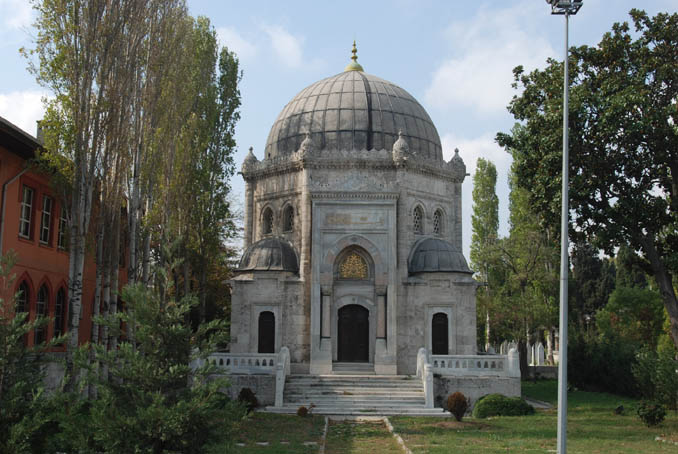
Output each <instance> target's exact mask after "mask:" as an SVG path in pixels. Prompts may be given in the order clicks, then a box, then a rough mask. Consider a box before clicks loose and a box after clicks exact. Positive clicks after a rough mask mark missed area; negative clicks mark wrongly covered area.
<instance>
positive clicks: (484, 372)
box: [429, 349, 520, 377]
mask: <svg viewBox="0 0 678 454" xmlns="http://www.w3.org/2000/svg"><path fill="white" fill-rule="evenodd" d="M517 358H518V352H517V351H516V350H515V349H513V350H511V351H510V352H509V354H508V355H431V356H430V359H429V362H430V364H431V369H432V370H433V373H434V374H439V375H445V376H480V377H482V376H500V377H501V376H504V377H515V376H520V365H519V363H518V360H517ZM516 374H517V375H516Z"/></svg>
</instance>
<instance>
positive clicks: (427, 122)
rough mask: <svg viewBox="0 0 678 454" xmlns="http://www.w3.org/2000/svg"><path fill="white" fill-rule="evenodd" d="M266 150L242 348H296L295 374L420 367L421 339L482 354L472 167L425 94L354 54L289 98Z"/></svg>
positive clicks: (252, 175)
mask: <svg viewBox="0 0 678 454" xmlns="http://www.w3.org/2000/svg"><path fill="white" fill-rule="evenodd" d="M262 155H263V159H262V160H258V159H257V157H256V156H255V154H254V150H253V149H252V148H250V152H249V154H248V155H247V157H246V158H245V161H244V162H243V165H242V171H241V174H242V176H243V178H244V179H245V182H246V191H245V232H244V237H245V244H244V246H245V253H244V254H243V257H242V260H241V262H240V266H239V269H238V270H237V274H236V276H235V278H234V279H233V280H232V288H233V294H232V320H231V352H232V353H234V354H246V353H255V352H260V353H263V352H264V351H263V350H262V348H263V347H262V345H265V346H266V352H270V349H271V347H272V348H273V349H274V351H275V352H279V351H280V349H281V348H283V347H287V349H289V360H290V371H291V373H292V374H310V375H323V374H336V373H339V372H356V373H357V372H360V373H365V374H376V375H415V374H416V373H417V372H418V364H419V363H420V358H419V356H420V355H421V351H420V350H421V349H425V351H426V352H427V355H428V356H427V357H426V361H430V360H433V358H435V357H436V356H435V355H443V356H441V358H442V357H445V358H448V359H445V360H444V361H445V364H448V363H449V361H451V360H450V359H449V358H457V359H459V358H461V357H462V356H464V355H466V357H469V355H475V354H476V352H477V346H476V307H475V304H476V303H475V293H476V288H477V283H476V281H474V279H473V278H472V274H473V273H472V272H471V270H470V269H469V267H468V265H467V262H466V259H465V258H464V256H463V254H462V252H461V251H462V244H461V241H462V231H461V225H462V224H461V201H462V194H461V189H462V182H463V181H464V179H465V178H466V176H467V173H466V166H465V165H464V162H463V161H462V159H461V157H460V156H459V153H458V150H455V151H454V154H453V157H452V158H451V159H450V160H448V161H445V160H444V159H443V149H442V145H441V142H440V138H439V136H438V132H437V130H436V128H435V126H434V124H433V122H432V121H431V119H430V117H429V115H428V114H427V113H426V111H425V110H424V108H423V107H422V106H421V105H420V104H419V103H418V102H417V100H416V99H414V98H413V97H412V96H411V95H410V94H409V93H407V92H406V91H405V90H404V89H402V88H400V87H399V86H397V85H395V84H393V83H391V82H388V81H386V80H384V79H381V78H379V77H376V76H373V75H370V74H368V73H366V72H364V70H363V69H362V67H361V66H360V65H359V64H357V62H356V60H355V59H354V61H353V62H352V63H351V64H349V66H348V67H347V68H346V70H345V71H344V72H341V73H339V74H337V75H334V76H332V77H328V78H326V79H323V80H320V81H318V82H316V83H314V84H312V85H310V86H309V87H307V88H305V89H303V90H302V91H301V92H300V93H299V94H297V95H296V96H295V97H294V98H292V100H291V101H290V102H289V103H288V104H287V105H286V106H285V107H284V108H283V109H282V112H281V113H280V115H279V116H278V118H277V120H276V121H275V123H274V124H273V126H272V128H271V130H270V132H269V135H268V140H267V142H266V147H265V150H264V152H263V153H262ZM273 213H279V215H277V216H273ZM278 224H279V225H278ZM262 330H268V332H266V333H262ZM432 354H433V356H431V355H432ZM467 359H468V358H467ZM441 364H442V363H441ZM450 364H452V363H450ZM465 364H471V363H465ZM497 364H499V363H495V366H494V367H499V366H497ZM445 367H447V366H445ZM460 367H461V366H460ZM487 367H488V368H491V367H493V366H492V365H491V363H490V364H488V366H487ZM502 367H503V366H502ZM467 369H468V367H467ZM466 372H468V371H466ZM466 372H465V373H466ZM466 375H467V376H472V375H473V374H470V375H469V374H468V373H466ZM512 383H514V384H515V380H514V382H512ZM518 386H519V383H518ZM518 389H519V388H518ZM513 393H514V394H515V392H513Z"/></svg>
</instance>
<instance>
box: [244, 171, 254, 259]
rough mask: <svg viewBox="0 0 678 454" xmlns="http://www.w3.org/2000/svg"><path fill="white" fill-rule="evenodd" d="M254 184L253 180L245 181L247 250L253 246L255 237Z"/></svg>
mask: <svg viewBox="0 0 678 454" xmlns="http://www.w3.org/2000/svg"><path fill="white" fill-rule="evenodd" d="M253 221H254V183H252V181H251V180H245V235H244V242H245V249H247V248H248V247H249V246H250V245H251V244H252V237H253V235H254V233H253V229H254V222H253Z"/></svg>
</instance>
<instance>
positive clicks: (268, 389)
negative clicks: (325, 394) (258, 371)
mask: <svg viewBox="0 0 678 454" xmlns="http://www.w3.org/2000/svg"><path fill="white" fill-rule="evenodd" d="M228 380H229V382H230V383H231V386H230V387H229V388H228V395H229V396H230V397H231V399H237V398H238V394H239V393H240V390H241V389H243V388H250V389H251V390H252V391H253V392H254V395H255V396H256V397H257V400H258V401H259V405H260V406H265V405H274V404H275V375H229V376H228Z"/></svg>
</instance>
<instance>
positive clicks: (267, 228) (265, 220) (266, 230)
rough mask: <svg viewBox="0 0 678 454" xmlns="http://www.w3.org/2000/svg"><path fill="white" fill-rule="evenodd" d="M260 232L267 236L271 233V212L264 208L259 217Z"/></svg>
mask: <svg viewBox="0 0 678 454" xmlns="http://www.w3.org/2000/svg"><path fill="white" fill-rule="evenodd" d="M261 222H262V225H261V231H262V233H263V234H264V235H269V234H271V233H273V210H272V209H270V208H266V209H265V210H264V214H263V215H262V217H261Z"/></svg>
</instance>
